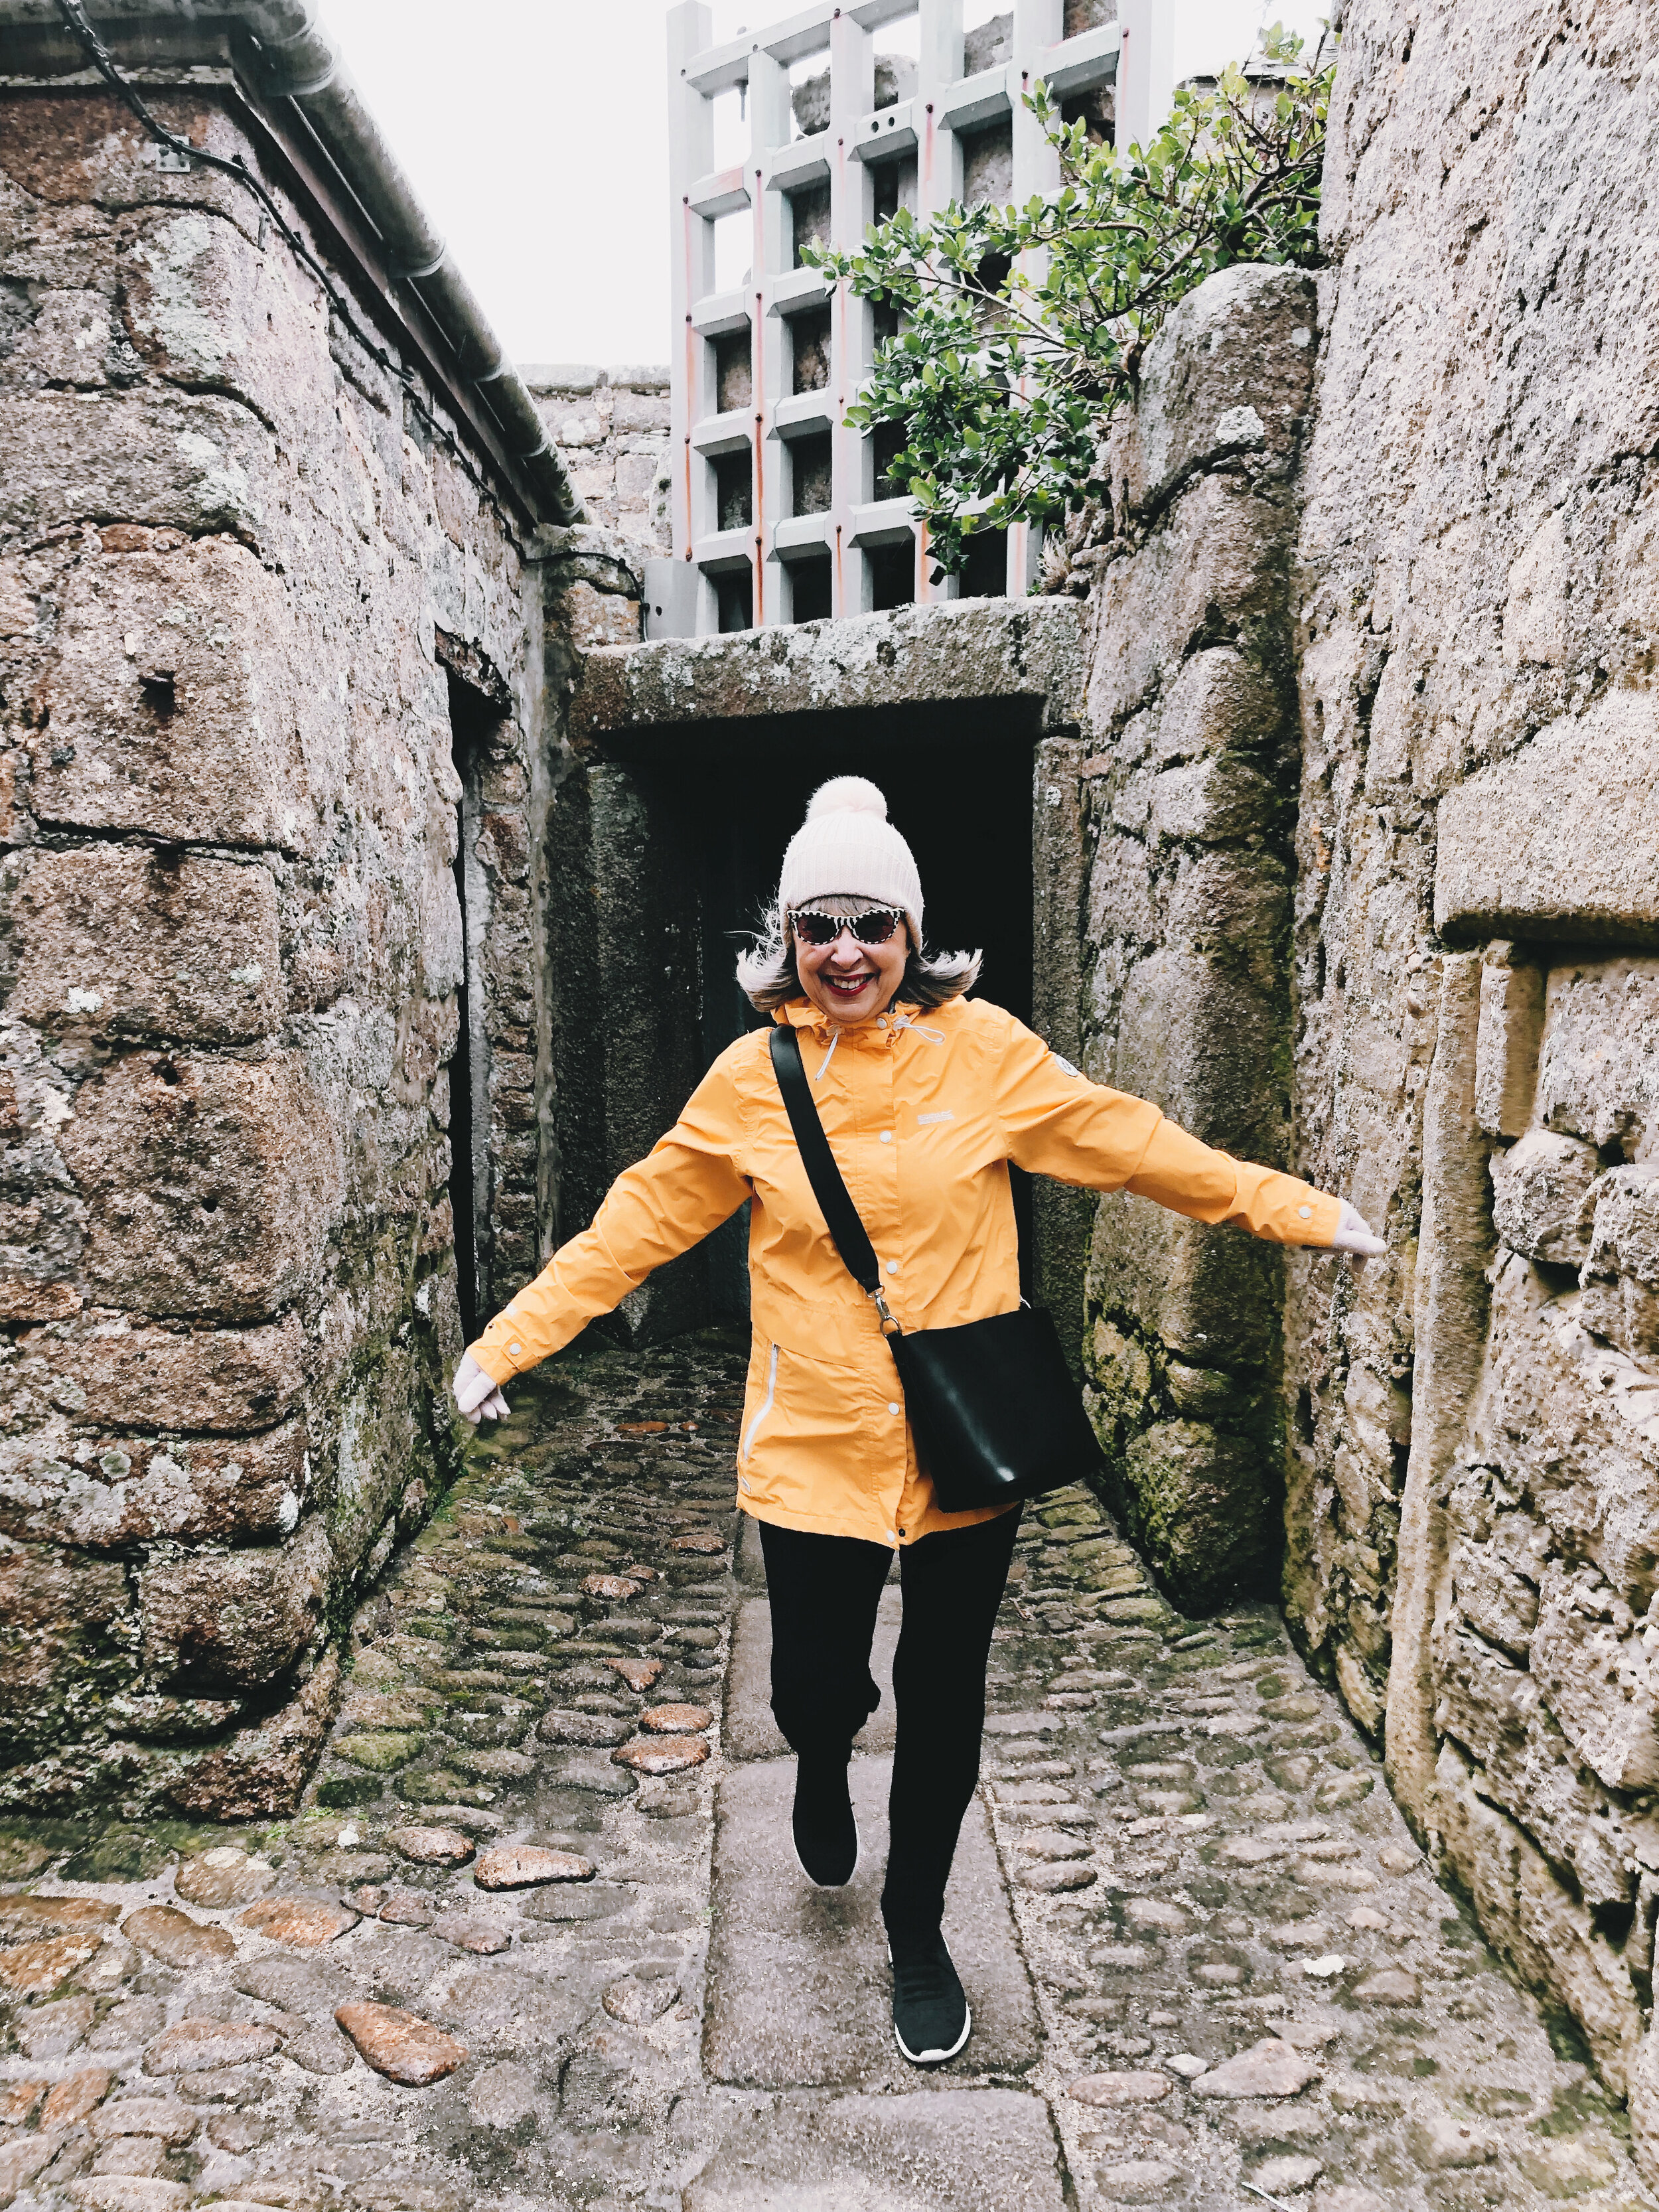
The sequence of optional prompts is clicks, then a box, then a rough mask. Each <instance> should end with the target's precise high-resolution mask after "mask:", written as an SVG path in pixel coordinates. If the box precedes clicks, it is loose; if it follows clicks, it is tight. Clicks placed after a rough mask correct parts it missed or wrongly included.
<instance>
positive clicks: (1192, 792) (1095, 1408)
mask: <svg viewBox="0 0 1659 2212" xmlns="http://www.w3.org/2000/svg"><path fill="white" fill-rule="evenodd" d="M1313 337H1314V299H1313V288H1312V285H1311V283H1310V282H1309V281H1308V279H1306V278H1305V277H1304V276H1301V275H1299V274H1298V273H1297V272H1296V271H1294V270H1279V269H1269V268H1256V267H1240V268H1236V269H1232V270H1227V271H1225V272H1224V273H1222V274H1220V275H1218V276H1212V277H1211V278H1210V279H1209V280H1208V281H1207V282H1206V283H1205V284H1204V285H1202V286H1200V288H1199V289H1198V290H1197V291H1195V292H1194V293H1193V294H1191V295H1189V296H1188V299H1187V300H1186V301H1183V302H1182V305H1181V306H1180V307H1178V308H1177V309H1176V312H1175V313H1173V314H1172V315H1171V316H1170V319H1169V320H1168V322H1167V323H1166V325H1164V330H1163V331H1162V332H1161V333H1160V334H1159V336H1158V338H1157V339H1156V341H1155V342H1154V343H1153V344H1152V346H1151V347H1150V348H1149V349H1148V353H1147V357H1146V368H1145V374H1144V376H1143V379H1142V388H1141V392H1140V395H1139V404H1138V405H1137V407H1136V409H1135V410H1134V412H1133V416H1131V417H1128V418H1126V420H1125V422H1123V424H1122V425H1121V428H1120V429H1119V430H1118V432H1117V434H1116V435H1115V441H1114V452H1113V472H1114V477H1115V534H1114V536H1113V537H1112V538H1111V539H1110V541H1109V543H1108V544H1106V545H1105V546H1103V547H1100V548H1096V549H1094V550H1091V551H1089V552H1087V553H1086V554H1085V555H1082V556H1079V568H1080V569H1081V571H1082V572H1083V573H1085V574H1091V576H1092V579H1093V589H1092V594H1091V599H1090V601H1089V604H1088V610H1087V611H1088V617H1089V631H1090V641H1091V677H1090V685H1089V707H1090V713H1091V738H1090V739H1089V741H1088V744H1087V746H1086V747H1085V757H1084V758H1083V759H1082V761H1081V762H1080V763H1079V771H1078V773H1079V804H1080V805H1081V807H1082V809H1083V813H1084V820H1085V838H1086V842H1087V846H1088V853H1087V858H1086V866H1087V884H1086V892H1085V898H1086V911H1085V914H1084V915H1083V916H1082V917H1081V929H1082V939H1083V948H1082V959H1083V966H1084V971H1085V982H1084V1008H1083V1024H1084V1047H1083V1049H1084V1064H1085V1068H1086V1070H1087V1072H1088V1073H1091V1075H1093V1076H1095V1077H1096V1078H1097V1079H1098V1080H1100V1081H1103V1082H1107V1083H1110V1084H1113V1085H1115V1086H1116V1087H1117V1088H1119V1089H1121V1090H1124V1091H1131V1092H1133V1093H1134V1094H1136V1095H1137V1096H1140V1097H1148V1098H1151V1099H1152V1100H1153V1101H1155V1103H1158V1105H1160V1106H1161V1107H1162V1108H1163V1109H1164V1111H1165V1112H1166V1113H1167V1114H1168V1115H1170V1118H1171V1119H1172V1120H1174V1121H1178V1122H1180V1123H1181V1124H1182V1126H1183V1127H1188V1128H1190V1129H1192V1130H1193V1131H1194V1133H1196V1134H1198V1135H1200V1136H1202V1137H1203V1138H1205V1139H1206V1140H1207V1141H1209V1142H1211V1143H1213V1144H1218V1145H1220V1146H1223V1147H1224V1148H1225V1149H1226V1150H1228V1151H1230V1152H1234V1153H1235V1154H1237V1155H1239V1156H1241V1157H1243V1158H1251V1159H1259V1160H1263V1161H1266V1162H1268V1163H1269V1164H1285V1163H1286V1152H1287V1138H1288V1129H1287V1116H1288V1109H1289V1079H1288V1075H1289V1067H1288V1061H1289V1049H1288V1048H1289V1015H1290V1008H1289V993H1288V982H1287V970H1288V934H1289V907H1290V887H1291V868H1290V860H1291V846H1290V839H1291V827H1292V803H1293V794H1294V789H1295V780H1296V756H1295V751H1294V730H1295V722H1294V701H1295V691H1294V662H1293V638H1292V631H1291V576H1290V557H1289V555H1290V547H1291V542H1292V538H1293V533H1294V530H1295V521H1296V510H1295V504H1294V500H1293V496H1292V489H1291V487H1292V481H1293V473H1294V469H1295V465H1296V462H1297V456H1298V453H1299V451H1300V444H1301V436H1302V431H1303V427H1304V417H1305V414H1306V410H1307V405H1308V399H1309V394H1310V389H1311V380H1312V378H1311V372H1312V365H1313V355H1314V346H1313ZM1280 1279H1281V1278H1280V1267H1279V1258H1278V1255H1276V1254H1275V1253H1274V1252H1273V1251H1272V1250H1270V1249H1268V1248H1267V1247H1266V1246H1263V1245H1261V1244H1258V1243H1254V1242H1252V1241H1250V1240H1249V1239H1246V1238H1243V1237H1240V1236H1238V1235H1237V1232H1236V1231H1230V1230H1225V1229H1220V1230H1216V1229H1209V1228H1206V1227H1205V1226H1203V1225H1201V1224H1198V1223H1193V1222H1188V1221H1184V1220H1182V1219H1180V1218H1178V1217H1176V1216H1175V1215H1173V1214H1170V1213H1166V1212H1164V1211H1162V1210H1161V1209H1160V1208H1158V1207H1156V1206H1153V1205H1152V1204H1151V1203H1150V1202H1149V1201H1147V1200H1140V1199H1134V1198H1113V1199H1109V1200H1105V1201H1103V1203H1102V1204H1101V1205H1100V1206H1099V1208H1098V1210H1097V1214H1096V1217H1095V1223H1094V1231H1093V1241H1092V1246H1091V1254H1090V1258H1089V1263H1088V1274H1087V1280H1086V1297H1087V1304H1088V1315H1087V1325H1086V1332H1085V1344H1084V1357H1085V1366H1086V1368H1087V1370H1088V1374H1089V1377H1090V1385H1091V1388H1090V1400H1089V1401H1090V1406H1091V1412H1092V1413H1093V1415H1094V1418H1095V1423H1096V1426H1097V1430H1098V1431H1099V1432H1100V1434H1101V1437H1102V1439H1103V1443H1105V1444H1106V1447H1107V1449H1108V1453H1109V1459H1110V1462H1111V1467H1112V1471H1113V1473H1112V1480H1113V1489H1114V1492H1115V1499H1116V1502H1117V1503H1118V1504H1120V1505H1121V1508H1122V1510H1123V1511H1124V1514H1125V1516H1126V1518H1127V1522H1128V1524H1129V1527H1130V1528H1131V1530H1132V1531H1133V1534H1135V1535H1136V1537H1137V1538H1138V1539H1139V1541H1141V1543H1142V1544H1143V1545H1144V1546H1145V1547H1146V1551H1147V1555H1148V1557H1149V1559H1150V1560H1151V1561H1152V1565H1153V1566H1154V1568H1155V1570H1156V1571H1158V1573H1159V1574H1160V1576H1161V1577H1163V1578H1164V1580H1165V1581H1166V1583H1168V1584H1169V1586H1170V1589H1171V1590H1172V1591H1173V1592H1174V1594H1175V1595H1176V1596H1177V1597H1178V1598H1179V1599H1180V1600H1181V1601H1182V1602H1184V1603H1186V1604H1188V1605H1189V1606H1191V1607H1194V1608H1202V1607H1209V1606H1213V1605H1215V1604H1217V1603H1220V1602H1225V1600H1226V1599H1227V1598H1228V1597H1229V1596H1231V1595H1233V1594H1234V1593H1236V1592H1237V1591H1239V1590H1242V1589H1253V1588H1262V1587H1270V1586H1271V1583H1272V1580H1273V1575H1274V1572H1275V1569H1276V1564H1277V1557H1278V1540H1277V1528H1276V1524H1277V1521H1278V1515H1279V1494H1280V1486H1279V1462H1280V1459H1281V1456H1282V1443H1281V1439H1280V1433H1279V1420H1280V1410H1279V1391H1278V1362H1279V1334H1278V1324H1277V1310H1278V1307H1279V1302H1280V1297H1281V1291H1280V1288H1279V1285H1280Z"/></svg>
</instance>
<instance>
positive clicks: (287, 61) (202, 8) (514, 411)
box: [0, 0, 586, 526]
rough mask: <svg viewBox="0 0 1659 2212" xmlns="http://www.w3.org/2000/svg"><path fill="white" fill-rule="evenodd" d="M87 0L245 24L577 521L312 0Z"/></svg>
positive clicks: (544, 444)
mask: <svg viewBox="0 0 1659 2212" xmlns="http://www.w3.org/2000/svg"><path fill="white" fill-rule="evenodd" d="M85 4H86V7H87V12H88V15H90V16H92V17H93V18H94V20H95V21H97V22H98V24H99V27H100V30H102V31H104V32H106V33H108V32H110V31H117V32H118V31H119V30H121V29H128V30H131V29H134V28H137V27H138V26H139V25H140V24H142V22H143V21H144V20H145V19H146V18H148V19H149V20H151V21H154V20H155V19H156V18H157V17H166V18H176V19H179V20H182V21H185V22H202V23H204V24H206V23H210V22H212V21H232V22H234V23H236V24H239V25H240V27H242V28H243V29H244V30H245V31H246V32H247V33H250V34H251V39H252V42H253V46H254V49H255V51H254V52H253V54H252V60H253V63H254V65H255V70H256V73H257V77H258V84H259V90H260V92H261V94H262V95H263V96H264V99H265V100H267V101H269V102H270V103H272V104H275V103H277V102H280V101H283V100H286V101H289V102H291V103H292V105H293V106H294V107H295V109H296V110H297V111H298V112H299V113H300V114H301V116H302V117H303V118H304V119H305V122H306V124H307V125H308V126H309V129H310V132H311V135H312V136H313V137H315V139H316V140H317V142H318V143H319V145H320V146H321V147H322V149H323V150H324V152H325V154H326V155H328V157H329V160H330V161H331V162H332V163H333V165H334V167H336V168H337V170H338V172H339V173H340V175H341V177H342V178H343V180H344V182H345V184H346V185H347V186H348V187H349V190H350V191H351V193H352V195H353V197H354V198H355V199H356V202H357V204H358V205H359V207H360V208H361V209H362V212H363V214H364V215H365V216H367V217H368V222H370V224H371V225H372V226H373V228H374V231H375V233H376V234H377V236H378V239H379V240H380V245H381V246H382V248H383V249H384V253H385V258H386V276H387V279H388V281H389V282H390V283H393V284H398V285H403V286H405V287H407V288H408V289H410V291H412V292H413V293H414V294H415V295H416V298H417V299H418V300H419V301H420V304H421V306H422V308H423V309H424V310H425V313H427V315H428V317H430V319H431V320H432V321H433V323H434V324H435V325H436V326H437V328H438V330H439V331H440V332H441V335H442V337H443V339H444V342H445V343H446V344H447V346H448V347H449V348H450V349H451V350H452V352H453V356H454V366H455V371H456V374H458V376H459V378H460V380H462V381H464V382H465V384H467V385H468V386H471V388H472V390H473V392H474V394H475V395H476V398H477V401H478V404H480V406H481V407H482V408H483V410H484V411H485V412H486V413H487V414H488V415H489V417H490V418H491V420H492V421H493V422H495V425H496V427H497V429H498V431H499V434H500V436H501V443H502V447H503V448H504V450H505V451H506V453H507V455H508V456H509V458H510V459H511V462H512V465H513V470H514V471H515V472H516V473H517V475H518V477H520V490H521V494H522V495H526V496H527V498H528V501H529V504H530V506H531V507H532V512H533V513H534V515H535V517H536V520H538V521H539V522H548V523H554V524H557V525H560V526H566V525H568V524H570V523H573V522H581V521H585V520H586V510H585V509H584V507H583V506H582V503H581V501H580V497H579V496H578V495H577V493H576V492H575V490H574V488H573V486H572V484H571V482H570V479H569V477H568V475H567V474H566V472H565V467H564V463H563V462H562V460H561V459H560V458H559V454H558V452H557V450H556V447H554V445H553V442H552V441H551V439H550V437H549V436H548V434H547V426H546V424H545V423H544V422H543V420H542V418H541V416H540V415H539V414H538V411H537V408H536V404H535V401H534V400H533V399H532V398H531V396H530V392H529V390H528V388H527V387H526V384H525V381H524V379H523V378H522V377H521V376H520V374H519V373H518V371H517V369H515V368H513V364H512V362H509V361H508V360H507V357H506V356H505V355H504V354H503V352H502V351H501V342H500V341H499V339H498V338H497V337H496V336H495V331H493V330H492V329H491V328H490V325H489V318H488V317H487V316H486V315H485V313H484V312H483V308H482V307H480V306H479V304H478V301H477V298H476V296H475V295H474V294H473V291H472V288H471V285H469V284H468V283H467V282H466V279H465V277H464V276H462V275H461V272H460V270H459V269H458V268H457V267H456V265H455V264H454V261H453V258H451V256H450V252H449V249H448V248H447V246H446V245H445V244H444V241H443V240H442V238H441V236H440V235H439V234H438V233H437V231H436V230H435V228H433V226H432V223H431V221H430V219H429V218H428V216H427V214H426V211H425V210H424V209H423V208H422V205H421V204H420V201H419V200H418V199H417V198H416V195H415V191H414V187H413V186H412V185H411V184H410V180H409V179H408V177H407V176H406V175H405V174H404V171H403V169H402V167H401V166H400V165H399V163H398V159H397V156H396V155H394V154H393V153H392V149H391V147H390V146H389V145H388V143H386V137H385V136H384V134H383V133H382V131H380V125H378V124H377V123H376V122H375V120H374V117H373V116H372V115H371V114H370V113H369V112H368V106H367V105H366V104H365V102H364V100H363V97H362V93H361V92H360V91H359V90H358V88H357V86H356V83H355V82H353V80H352V77H351V74H350V71H349V70H348V69H347V68H346V67H345V65H344V64H343V62H342V60H341V59H340V54H339V49H338V48H337V46H335V44H334V42H333V40H331V38H330V37H329V35H328V33H326V32H325V30H324V28H323V27H322V24H321V22H320V21H319V16H318V13H317V10H316V9H315V8H314V7H313V6H312V5H311V0H205V4H197V0H125V4H124V0H85ZM9 26H16V27H20V28H21V27H24V26H27V27H29V28H31V29H34V30H49V29H52V28H54V27H55V28H58V29H61V28H62V18H61V17H60V16H59V15H58V12H57V10H56V9H55V8H54V7H53V5H52V0H0V32H3V31H4V29H5V28H7V27H9ZM64 35H65V36H67V33H65V34H64Z"/></svg>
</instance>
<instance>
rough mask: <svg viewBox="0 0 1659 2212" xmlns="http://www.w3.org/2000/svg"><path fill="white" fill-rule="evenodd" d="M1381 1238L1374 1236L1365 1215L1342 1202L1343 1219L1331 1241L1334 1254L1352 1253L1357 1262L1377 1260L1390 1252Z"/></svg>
mask: <svg viewBox="0 0 1659 2212" xmlns="http://www.w3.org/2000/svg"><path fill="white" fill-rule="evenodd" d="M1331 1249H1332V1251H1333V1252H1352V1254H1353V1255H1354V1257H1355V1259H1356V1260H1360V1261H1364V1260H1376V1259H1379V1258H1380V1257H1381V1256H1382V1255H1383V1253H1384V1252H1386V1251H1387V1250H1388V1249H1389V1248H1388V1246H1387V1245H1386V1244H1385V1243H1383V1239H1382V1238H1381V1237H1376V1236H1373V1235H1372V1233H1371V1225H1370V1222H1369V1221H1367V1220H1366V1218H1365V1217H1364V1214H1363V1213H1360V1212H1358V1211H1357V1210H1356V1209H1355V1208H1354V1207H1353V1206H1350V1205H1349V1203H1348V1201H1347V1200H1346V1198H1345V1199H1344V1200H1343V1201H1342V1218H1341V1219H1340V1221H1339V1222H1338V1223H1337V1225H1336V1234H1335V1235H1334V1237H1332V1239H1331Z"/></svg>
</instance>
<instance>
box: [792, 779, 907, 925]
mask: <svg viewBox="0 0 1659 2212" xmlns="http://www.w3.org/2000/svg"><path fill="white" fill-rule="evenodd" d="M837 896H845V897H848V898H867V899H869V900H870V901H872V903H874V904H876V905H879V906H889V907H894V908H897V910H898V911H899V912H900V913H901V914H902V915H906V916H907V917H908V921H909V924H910V933H911V935H912V937H913V938H914V939H915V942H916V945H917V946H918V947H920V945H921V873H920V872H919V871H918V869H917V867H916V863H915V854H913V853H912V852H911V850H910V848H909V847H908V845H907V844H906V843H905V842H904V840H903V838H902V836H900V835H899V833H898V831H897V830H896V829H895V828H894V827H893V825H892V823H890V821H889V820H888V819H887V801H886V799H884V797H883V795H882V793H880V791H879V790H878V788H877V787H876V786H875V785H874V784H873V783H872V782H871V781H870V780H869V778H868V777H867V776H862V775H836V776H831V778H830V779H829V782H828V783H825V784H821V785H820V786H819V787H818V788H817V790H816V791H815V792H814V793H812V797H811V802H810V803H809V805H808V806H807V809H806V819H805V821H804V822H803V823H801V826H800V828H799V829H797V830H796V832H795V834H794V836H793V837H792V838H791V839H790V840H789V848H788V850H787V852H786V853H785V854H784V856H783V872H782V874H781V877H780V878H779V879H778V903H779V904H780V905H781V907H782V908H784V910H785V912H786V913H787V912H788V911H789V910H790V909H792V908H795V907H800V906H807V905H810V903H811V901H812V900H813V899H820V898H835V897H837Z"/></svg>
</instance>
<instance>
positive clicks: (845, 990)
mask: <svg viewBox="0 0 1659 2212" xmlns="http://www.w3.org/2000/svg"><path fill="white" fill-rule="evenodd" d="M823 980H824V981H825V983H826V984H828V986H829V988H830V989H831V990H832V991H833V992H834V993H835V994H836V997H837V998H840V999H856V998H859V997H860V996H861V994H863V993H864V992H866V991H867V990H868V989H869V987H870V986H871V985H872V983H873V982H874V981H875V980H876V978H875V975H874V973H873V971H872V972H870V973H867V974H865V975H826V976H825V977H824V979H823Z"/></svg>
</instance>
